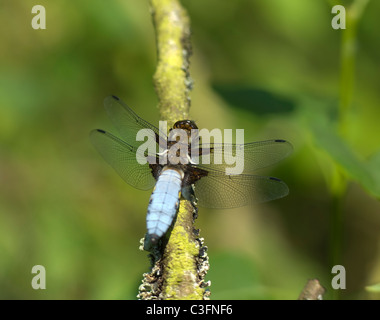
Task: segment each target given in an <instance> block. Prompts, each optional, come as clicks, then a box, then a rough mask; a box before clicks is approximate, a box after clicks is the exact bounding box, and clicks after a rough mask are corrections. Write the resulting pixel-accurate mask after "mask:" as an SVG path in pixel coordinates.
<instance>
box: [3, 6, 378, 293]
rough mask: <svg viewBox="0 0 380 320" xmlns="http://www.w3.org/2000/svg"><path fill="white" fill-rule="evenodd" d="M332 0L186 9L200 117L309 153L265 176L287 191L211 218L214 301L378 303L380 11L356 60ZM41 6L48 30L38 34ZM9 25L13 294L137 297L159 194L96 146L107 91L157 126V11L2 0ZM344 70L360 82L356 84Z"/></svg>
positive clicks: (373, 13) (6, 212)
mask: <svg viewBox="0 0 380 320" xmlns="http://www.w3.org/2000/svg"><path fill="white" fill-rule="evenodd" d="M358 2H362V1H360V0H359V1H358ZM334 3H335V2H334V1H322V0H309V1H304V0H288V1H283V0H239V1H228V0H223V1H221V0H207V1H193V0H183V1H182V4H183V6H184V7H185V8H186V9H187V10H188V13H189V16H190V18H191V23H192V31H193V35H192V44H193V52H194V54H193V56H192V58H191V69H190V71H191V76H192V78H193V79H194V81H195V84H194V90H193V91H192V93H191V97H192V108H191V110H190V114H191V117H192V119H194V120H196V121H197V124H198V126H199V127H201V128H202V127H206V128H208V129H212V128H232V129H234V128H244V129H245V139H246V142H250V141H254V140H265V139H271V138H280V139H286V140H289V141H291V142H292V144H293V146H294V153H293V154H292V156H291V157H289V158H288V159H286V160H285V161H283V162H282V163H281V164H279V165H278V166H276V167H274V168H272V169H271V170H270V171H268V172H267V173H268V174H270V175H273V176H276V177H279V178H281V179H283V180H284V181H285V182H286V183H287V184H288V186H289V188H290V194H289V196H288V197H286V198H284V199H281V200H277V201H273V202H270V203H268V204H263V205H257V206H255V207H253V208H252V207H243V208H238V209H233V210H220V211H219V210H206V209H203V208H200V210H199V218H198V220H197V221H196V227H198V228H200V229H201V236H203V237H204V238H205V239H206V245H207V246H208V247H209V251H208V253H209V257H210V263H211V269H210V271H209V274H208V275H207V277H206V279H207V280H211V282H212V285H211V287H210V290H211V298H212V299H296V298H297V297H298V295H299V294H300V292H301V290H302V288H303V286H304V285H305V284H306V282H307V280H308V279H311V278H318V279H320V281H321V282H322V285H323V286H324V287H325V288H326V289H327V294H326V296H325V297H326V299H332V298H341V299H377V298H379V293H376V292H371V291H376V290H368V289H367V290H366V287H367V286H371V285H374V284H376V283H379V282H380V232H379V230H380V204H379V201H378V200H377V199H378V198H379V197H380V169H379V168H380V153H379V151H380V139H379V138H380V133H379V118H380V108H379V101H380V87H379V85H380V76H379V58H380V41H379V36H378V30H379V28H380V22H379V19H378V13H379V12H380V2H379V1H370V2H369V3H368V6H367V8H366V9H365V11H364V12H363V15H362V17H361V19H360V21H358V24H357V32H356V35H355V34H354V36H355V37H356V41H357V47H355V48H356V49H357V51H356V52H355V51H352V50H351V49H352V48H353V47H352V45H351V47H350V46H348V48H349V50H348V52H351V53H354V54H355V61H353V60H349V59H348V60H347V61H348V62H347V63H348V64H344V63H343V61H345V60H344V59H345V56H344V55H342V52H343V51H342V47H343V45H342V35H343V34H344V32H350V31H347V30H348V29H347V30H346V31H342V30H334V29H333V28H332V27H331V19H332V18H333V15H332V14H331V8H332V4H334ZM337 3H338V2H337ZM351 3H352V1H343V2H341V4H344V5H347V7H348V6H349V5H350V4H351ZM37 4H39V5H43V6H45V8H46V14H47V22H46V23H47V25H46V26H47V29H46V30H34V29H33V28H32V27H31V20H32V17H33V15H32V13H31V9H32V6H33V5H37ZM0 18H1V21H2V26H3V27H2V28H0V39H1V49H0V298H2V299H136V294H137V289H138V286H139V284H140V282H141V279H142V273H143V272H147V271H148V268H149V262H148V259H147V253H146V252H142V251H139V249H138V247H139V240H140V238H141V237H142V236H143V235H144V233H145V215H146V209H147V205H148V201H149V196H150V193H149V192H143V191H138V190H135V189H133V188H132V187H130V186H128V185H126V184H125V183H124V182H123V181H122V179H120V178H119V177H118V175H117V174H116V173H115V172H114V171H113V170H112V168H111V167H109V166H108V165H107V164H106V163H105V161H104V160H103V159H102V158H101V157H100V156H99V155H98V153H97V152H96V151H95V150H94V148H93V147H92V145H91V144H90V142H89V138H88V135H89V131H90V130H91V129H93V128H102V129H105V130H109V131H111V132H116V129H115V128H113V127H112V125H111V123H110V121H109V119H108V118H107V115H106V113H105V111H104V108H103V105H102V102H103V99H104V98H105V97H106V96H108V95H109V94H116V95H118V96H119V97H121V98H122V99H123V100H124V101H125V102H126V103H127V104H129V105H130V106H131V107H132V108H133V109H134V110H135V111H136V112H137V113H138V114H139V115H140V116H141V117H143V118H144V119H147V120H148V121H150V122H153V123H157V121H158V119H159V114H158V109H157V97H156V94H155V91H154V88H153V82H152V75H153V73H154V71H155V64H156V47H155V38H154V29H153V26H152V22H151V17H150V11H149V3H148V1H132V0H118V1H101V0H91V1H90V0H81V1H76V2H75V4H73V3H72V2H70V1H63V0H56V1H47V0H39V1H36V2H33V1H32V2H31V1H14V0H1V1H0ZM347 27H348V28H350V25H347ZM351 30H352V29H351ZM348 34H350V33H348ZM351 34H352V33H351ZM349 40H350V41H352V39H351V38H350V39H349ZM343 42H344V41H343ZM348 43H349V44H352V42H348ZM350 48H351V49H350ZM355 48H354V49H355ZM350 50H351V51H350ZM354 62H355V63H354ZM342 65H343V68H345V69H344V70H346V71H347V72H352V71H355V72H354V73H352V74H354V83H355V85H354V86H353V87H350V85H346V86H345V85H344V81H343V82H342V69H341V66H342ZM343 79H346V78H345V77H343ZM346 80H347V79H346ZM342 83H343V84H342ZM342 85H343V88H346V89H342ZM344 86H345V87H344ZM347 97H348V98H349V100H350V99H351V100H350V103H349V104H348V105H347V107H346V108H345V107H344V106H343V107H342V100H344V99H345V98H347ZM350 97H351V98H350ZM334 264H341V265H343V266H344V267H345V269H346V286H347V289H346V290H340V291H336V290H334V289H333V288H332V287H331V280H332V278H333V276H334V275H332V274H331V269H332V267H333V265H334ZM34 265H43V266H45V268H46V275H47V280H46V286H47V288H46V290H33V289H32V287H31V280H32V277H33V275H32V274H31V269H32V267H33V266H34Z"/></svg>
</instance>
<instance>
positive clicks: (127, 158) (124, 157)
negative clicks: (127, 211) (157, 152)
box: [90, 129, 156, 190]
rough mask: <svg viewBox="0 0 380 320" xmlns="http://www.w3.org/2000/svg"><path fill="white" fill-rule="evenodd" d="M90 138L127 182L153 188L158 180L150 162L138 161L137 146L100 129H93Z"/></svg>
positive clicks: (142, 188) (142, 187)
mask: <svg viewBox="0 0 380 320" xmlns="http://www.w3.org/2000/svg"><path fill="white" fill-rule="evenodd" d="M90 139H91V142H92V144H93V145H94V146H95V148H96V149H97V150H98V152H99V153H100V154H101V155H102V157H103V158H104V159H105V160H106V161H107V162H108V164H110V165H111V166H112V167H113V168H114V169H115V171H116V172H117V173H118V174H119V176H120V177H121V178H123V180H124V181H125V182H127V183H128V184H130V185H131V186H133V187H135V188H137V189H141V190H149V189H151V188H153V186H154V184H155V182H156V180H155V179H154V177H153V175H152V172H151V169H150V167H149V164H148V163H146V164H143V165H142V164H139V163H138V162H137V160H136V152H137V150H138V149H137V148H136V147H134V146H132V145H130V144H128V143H126V142H124V141H122V140H121V139H119V138H117V137H115V136H114V135H112V134H110V133H108V132H106V131H103V130H100V129H97V130H92V131H91V133H90Z"/></svg>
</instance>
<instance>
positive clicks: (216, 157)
mask: <svg viewBox="0 0 380 320" xmlns="http://www.w3.org/2000/svg"><path fill="white" fill-rule="evenodd" d="M208 150H209V151H208ZM292 151H293V147H292V145H291V144H290V143H289V142H288V141H285V140H279V139H277V140H266V141H257V142H252V143H246V144H227V143H226V144H217V143H209V144H201V145H200V152H199V154H200V156H199V157H194V159H193V161H196V163H199V165H197V166H199V167H200V168H202V169H205V170H208V169H214V170H219V171H223V172H225V169H226V168H230V167H234V166H235V165H236V164H242V165H244V169H243V171H242V172H241V173H243V174H246V173H252V172H255V171H257V170H259V169H263V168H265V167H268V166H271V165H273V164H275V163H277V162H279V161H280V160H282V159H284V158H285V157H287V156H288V155H289V154H290V153H291V152H292ZM202 153H204V154H202ZM208 157H209V158H210V161H208Z"/></svg>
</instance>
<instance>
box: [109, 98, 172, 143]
mask: <svg viewBox="0 0 380 320" xmlns="http://www.w3.org/2000/svg"><path fill="white" fill-rule="evenodd" d="M104 107H105V109H106V111H107V114H108V116H109V117H110V119H111V120H112V122H113V124H114V125H115V127H116V128H117V129H118V131H119V132H120V134H121V137H122V138H123V139H124V140H126V141H128V143H129V144H131V145H133V146H135V145H140V144H141V141H136V134H137V132H138V131H139V130H141V129H150V130H151V131H150V137H151V138H152V139H154V140H155V141H156V138H157V137H158V136H159V135H160V131H159V129H158V128H157V127H155V126H154V125H152V124H150V123H149V122H148V121H145V120H144V119H142V118H140V117H139V116H138V115H137V114H136V113H135V112H134V111H133V110H132V109H131V108H129V107H128V106H127V105H126V104H125V103H124V102H123V101H122V100H121V99H120V98H118V97H116V96H108V97H107V98H105V100H104ZM161 137H165V134H164V133H161Z"/></svg>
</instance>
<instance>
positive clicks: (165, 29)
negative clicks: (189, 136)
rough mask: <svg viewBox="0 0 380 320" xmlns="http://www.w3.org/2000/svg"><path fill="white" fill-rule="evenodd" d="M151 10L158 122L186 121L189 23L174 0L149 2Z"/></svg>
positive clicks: (188, 80) (188, 81) (189, 51)
mask: <svg viewBox="0 0 380 320" xmlns="http://www.w3.org/2000/svg"><path fill="white" fill-rule="evenodd" d="M151 8H152V19H153V24H154V27H155V32H156V43H157V58H158V62H157V69H156V73H155V74H154V77H153V79H154V85H155V88H156V92H157V95H158V100H159V109H160V114H161V119H162V120H167V121H168V122H171V123H174V122H175V121H177V120H184V119H187V118H188V114H189V109H190V97H189V92H190V90H191V86H192V81H191V79H190V73H189V58H190V55H191V44H190V21H189V18H188V16H187V13H186V11H185V10H184V9H183V8H182V7H181V5H180V3H179V2H178V1H177V0H151Z"/></svg>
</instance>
